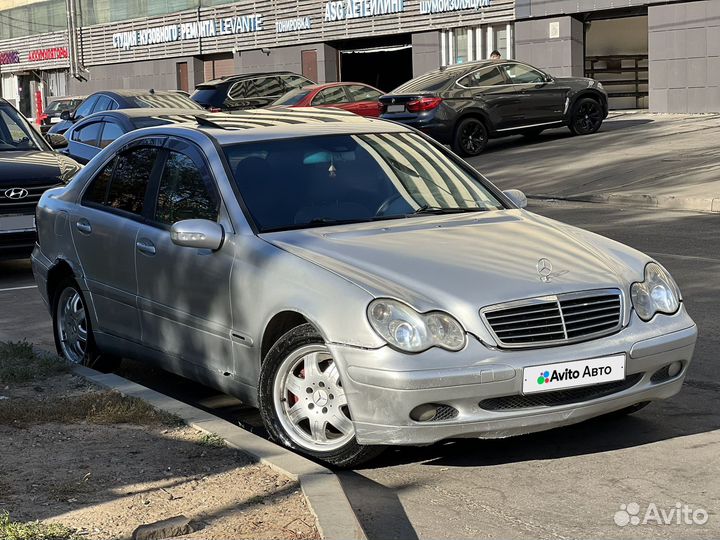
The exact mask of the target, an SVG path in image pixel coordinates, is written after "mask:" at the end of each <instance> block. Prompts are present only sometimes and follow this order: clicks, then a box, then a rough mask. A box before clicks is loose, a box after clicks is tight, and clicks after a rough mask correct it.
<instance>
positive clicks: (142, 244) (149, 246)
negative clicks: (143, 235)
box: [135, 239, 156, 255]
mask: <svg viewBox="0 0 720 540" xmlns="http://www.w3.org/2000/svg"><path fill="white" fill-rule="evenodd" d="M135 247H137V249H138V251H140V252H141V253H145V255H155V253H156V250H155V244H153V243H152V242H151V241H150V240H146V239H142V240H138V241H137V242H136V243H135Z"/></svg>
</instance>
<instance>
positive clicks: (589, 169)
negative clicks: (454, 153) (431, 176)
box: [469, 112, 720, 213]
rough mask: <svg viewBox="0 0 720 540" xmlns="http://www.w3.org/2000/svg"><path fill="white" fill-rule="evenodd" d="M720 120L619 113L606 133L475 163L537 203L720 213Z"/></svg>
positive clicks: (503, 150) (495, 147) (503, 144)
mask: <svg viewBox="0 0 720 540" xmlns="http://www.w3.org/2000/svg"><path fill="white" fill-rule="evenodd" d="M719 139H720V114H702V115H700V114H698V115H668V114H651V113H635V114H627V113H612V112H611V115H610V117H609V118H608V119H607V120H606V121H605V123H604V124H603V126H602V128H601V130H600V131H599V132H598V133H596V134H594V135H589V136H585V137H572V136H571V135H570V133H569V131H568V130H567V129H565V128H563V129H555V130H548V131H546V132H545V133H543V134H542V135H541V136H540V137H539V138H538V140H536V141H527V140H525V139H523V138H522V137H508V138H506V139H499V140H496V141H494V142H492V143H491V145H490V146H489V148H488V150H487V151H486V152H485V153H483V154H481V155H480V156H478V157H477V158H472V159H470V160H469V161H470V163H471V164H472V165H473V166H474V167H475V168H477V169H478V170H479V171H480V172H482V173H483V174H485V175H486V176H487V177H488V178H489V179H490V180H492V181H493V182H495V183H496V184H497V185H498V186H499V187H501V188H502V189H509V188H518V189H522V190H523V191H525V193H526V194H527V195H528V196H529V197H531V198H543V199H564V200H578V201H589V202H608V203H618V204H633V205H637V206H651V207H657V208H666V209H677V210H693V211H699V212H714V213H720V144H718V142H717V141H718V140H719Z"/></svg>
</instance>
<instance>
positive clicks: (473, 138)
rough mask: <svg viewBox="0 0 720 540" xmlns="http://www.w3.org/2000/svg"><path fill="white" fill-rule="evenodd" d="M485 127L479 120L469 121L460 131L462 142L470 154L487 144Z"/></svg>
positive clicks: (464, 148)
mask: <svg viewBox="0 0 720 540" xmlns="http://www.w3.org/2000/svg"><path fill="white" fill-rule="evenodd" d="M485 142H486V141H485V129H484V128H483V125H482V124H481V123H480V122H478V121H473V122H468V123H467V124H466V125H464V126H463V127H462V131H461V132H460V144H461V145H462V149H463V150H464V151H465V152H466V153H467V154H469V155H475V154H477V153H478V152H480V150H482V148H483V147H484V146H485Z"/></svg>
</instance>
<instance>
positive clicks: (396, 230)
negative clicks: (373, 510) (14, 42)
mask: <svg viewBox="0 0 720 540" xmlns="http://www.w3.org/2000/svg"><path fill="white" fill-rule="evenodd" d="M185 120H188V119H180V120H179V121H185ZM190 120H191V122H189V123H179V124H177V125H173V126H160V127H155V128H149V129H143V130H140V131H135V132H132V133H130V134H128V135H125V136H123V137H122V138H120V139H118V140H117V141H115V142H114V143H112V144H111V145H110V146H109V147H108V148H106V149H105V150H103V151H102V152H101V153H100V154H99V155H98V156H97V157H96V158H94V159H93V160H92V161H91V162H90V164H89V165H88V166H87V167H85V169H83V170H82V171H81V172H80V173H79V174H78V175H77V176H76V177H75V178H74V180H73V181H72V182H71V183H70V184H69V185H68V186H66V187H62V188H57V189H54V190H51V191H49V192H47V193H46V194H45V195H44V196H43V197H42V200H41V201H40V204H39V207H38V216H37V227H38V235H39V245H38V246H37V247H36V248H35V251H34V253H33V258H32V261H33V270H34V273H35V277H36V280H37V282H38V285H39V288H40V291H41V292H42V295H43V297H44V299H45V301H46V302H47V304H48V306H49V307H50V310H51V313H52V317H53V321H54V324H53V326H54V332H55V340H56V343H57V348H58V351H59V352H60V354H62V355H63V356H64V357H65V358H67V359H68V360H70V361H72V362H78V363H83V364H86V365H91V366H96V367H98V368H102V369H109V368H111V367H112V366H113V365H114V364H115V363H116V362H117V361H118V359H119V358H121V357H131V358H135V359H139V360H141V361H147V362H152V363H154V364H156V365H159V366H161V367H162V368H164V369H167V370H169V371H172V372H175V373H178V374H180V375H183V376H185V377H188V378H191V379H195V380H198V381H201V382H203V383H205V384H209V385H212V386H214V387H216V388H218V389H221V390H223V391H226V392H228V393H231V394H233V395H235V396H238V397H239V398H240V399H242V400H243V401H245V402H247V403H249V404H252V405H254V406H257V407H259V409H260V411H261V414H262V418H263V420H264V422H265V425H266V427H267V429H268V431H269V433H270V435H271V436H272V437H273V439H275V440H276V441H277V442H279V443H280V444H283V445H285V446H288V447H290V448H293V449H295V450H298V451H300V452H304V453H306V454H309V455H311V456H314V457H317V458H321V459H324V460H326V461H328V462H331V463H334V464H337V465H342V466H349V465H353V464H357V463H359V462H361V461H363V460H366V459H368V458H370V457H372V456H373V455H375V454H376V453H377V452H378V451H379V450H378V449H379V448H382V446H385V445H417V444H429V443H433V442H436V441H440V440H443V439H448V438H456V437H479V438H483V437H506V436H509V435H515V434H523V433H529V432H533V431H538V430H544V429H549V428H553V427H557V426H562V425H567V424H572V423H575V422H580V421H582V420H586V419H588V418H591V417H594V416H598V415H602V414H607V413H611V412H618V411H621V412H632V411H634V410H637V409H639V408H641V407H642V406H644V405H646V404H647V403H649V402H650V401H653V400H656V399H663V398H668V397H670V396H672V395H674V394H675V393H677V392H678V391H679V390H680V387H681V385H682V383H683V380H684V378H685V374H686V372H687V368H688V365H689V363H690V360H691V357H692V354H693V349H694V346H695V340H696V337H697V329H696V326H695V324H694V323H693V321H692V320H691V319H690V317H689V316H688V314H687V313H686V311H685V308H684V306H683V302H682V299H681V296H680V292H679V290H678V288H677V285H676V284H675V282H674V281H673V279H672V278H671V277H670V275H669V274H668V272H667V271H666V270H665V269H664V268H663V267H662V266H661V265H659V264H658V263H657V262H655V261H653V260H652V259H651V258H650V257H648V256H646V255H644V254H642V253H639V252H637V251H635V250H633V249H631V248H628V247H626V246H623V245H621V244H618V243H616V242H613V241H611V240H608V239H606V238H603V237H601V236H598V235H595V234H592V233H589V232H586V231H583V230H581V229H577V228H574V227H570V226H567V225H564V224H562V223H558V222H556V221H553V220H550V219H546V218H543V217H540V216H537V215H535V214H532V213H530V212H527V211H526V210H523V209H522V207H523V206H524V196H523V195H522V193H520V192H517V191H511V192H505V193H503V192H500V191H499V190H498V189H497V188H495V187H494V186H493V185H492V184H491V183H489V182H488V181H487V180H486V179H484V178H483V177H482V176H481V175H479V174H478V173H477V172H476V171H475V170H474V169H473V168H471V167H470V166H468V165H467V164H466V163H465V162H463V161H462V160H460V159H459V158H457V157H456V156H455V155H453V154H451V153H449V152H448V151H446V150H445V149H444V148H443V147H441V146H439V145H438V144H436V143H434V142H432V141H431V140H429V139H428V138H427V137H425V136H424V135H422V134H420V133H418V132H416V131H414V130H412V129H410V128H407V127H404V126H400V125H397V124H392V123H388V122H384V121H381V120H370V119H363V118H360V117H357V116H354V115H351V114H348V113H345V112H342V111H332V110H321V111H320V110H313V109H295V110H287V111H282V112H278V111H272V110H258V111H249V112H245V113H242V114H238V115H233V116H222V115H220V116H215V115H213V116H204V117H197V118H192V119H190Z"/></svg>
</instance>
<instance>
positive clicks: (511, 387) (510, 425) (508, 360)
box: [330, 307, 697, 445]
mask: <svg viewBox="0 0 720 540" xmlns="http://www.w3.org/2000/svg"><path fill="white" fill-rule="evenodd" d="M696 339H697V327H696V326H695V324H694V323H693V321H692V319H691V318H690V317H689V316H688V315H687V313H686V312H685V309H684V307H682V308H681V310H680V311H679V312H678V313H676V314H675V315H673V316H665V315H659V316H656V317H655V318H654V319H653V320H652V321H651V322H649V323H644V322H642V321H641V320H639V319H638V318H637V317H636V316H634V315H633V317H632V319H631V322H630V324H629V325H628V326H627V327H625V328H624V329H623V330H621V331H620V332H618V333H617V334H614V335H612V336H607V337H605V338H601V339H597V340H593V341H589V342H585V343H578V344H574V345H564V346H560V347H551V348H546V349H528V350H514V351H503V350H499V349H490V348H488V347H486V346H484V345H483V344H481V343H480V342H479V341H478V340H477V339H475V338H473V337H472V336H470V341H469V344H468V346H467V347H466V348H465V349H464V350H463V351H460V352H457V353H452V352H448V351H444V350H441V349H431V350H429V351H426V352H425V353H421V354H417V355H407V354H403V353H400V352H397V351H394V350H393V349H391V348H390V347H383V348H381V349H375V350H368V349H359V348H353V347H348V346H344V345H338V344H331V345H330V348H331V350H332V352H333V356H334V358H335V360H336V361H337V362H338V364H339V367H340V368H341V373H343V376H344V379H343V386H344V388H345V392H346V394H347V397H348V404H349V407H350V411H351V413H352V417H353V421H354V423H355V429H356V436H357V440H358V442H359V443H361V444H383V445H386V444H387V445H422V444H431V443H434V442H437V441H440V440H443V439H450V438H460V437H478V438H500V437H508V436H512V435H520V434H525V433H532V432H535V431H542V430H546V429H551V428H555V427H560V426H564V425H569V424H573V423H576V422H581V421H583V420H587V419H589V418H592V417H595V416H599V415H603V414H607V413H610V412H613V411H616V410H619V409H623V408H625V407H628V406H631V405H634V404H636V403H640V402H643V401H653V400H656V399H665V398H669V397H671V396H673V395H674V394H676V393H677V392H678V391H679V390H680V388H681V386H682V383H683V380H684V378H685V374H686V373H687V369H688V365H689V364H690V361H691V359H692V354H693V350H694V348H695V341H696ZM618 353H625V354H626V355H627V356H626V357H627V361H626V377H627V378H630V377H631V376H633V375H636V378H639V381H638V382H636V383H635V384H634V385H632V386H631V387H629V388H627V387H626V388H622V389H620V390H618V391H616V392H614V393H611V394H609V395H603V396H602V397H597V398H590V399H586V400H578V401H575V402H573V403H570V404H564V405H549V406H532V407H522V408H513V409H503V410H488V409H487V408H483V407H482V406H481V405H480V402H481V401H484V400H487V399H489V398H502V397H506V396H521V395H522V391H521V389H522V378H523V377H522V370H523V368H525V367H528V366H535V365H543V364H548V363H556V362H565V361H573V360H581V359H589V358H596V357H600V356H610V355H614V354H618ZM676 361H679V362H681V363H682V370H681V371H680V373H678V374H677V375H675V376H674V377H665V378H662V377H660V379H661V380H658V377H657V375H656V374H657V372H659V371H660V370H662V369H663V368H664V367H666V366H668V365H669V364H671V363H673V362H676ZM438 366H444V367H442V368H438ZM653 375H656V376H655V377H653ZM651 379H652V380H651ZM588 388H591V387H588ZM429 403H430V404H441V405H447V406H450V407H453V408H454V409H456V411H457V415H456V416H455V417H453V418H450V419H446V420H436V421H427V422H418V421H415V420H412V419H411V418H410V412H411V411H412V410H413V409H414V408H415V407H417V406H418V405H423V404H429Z"/></svg>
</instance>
